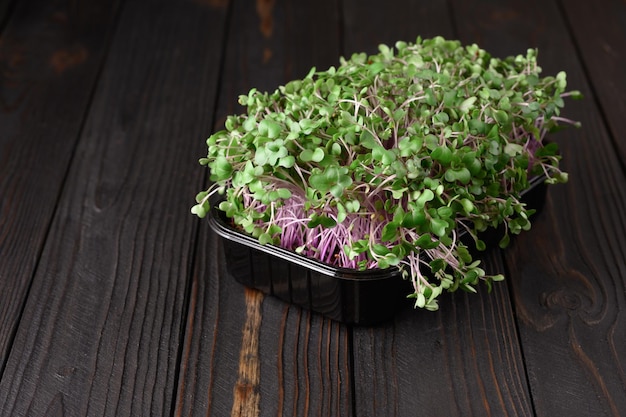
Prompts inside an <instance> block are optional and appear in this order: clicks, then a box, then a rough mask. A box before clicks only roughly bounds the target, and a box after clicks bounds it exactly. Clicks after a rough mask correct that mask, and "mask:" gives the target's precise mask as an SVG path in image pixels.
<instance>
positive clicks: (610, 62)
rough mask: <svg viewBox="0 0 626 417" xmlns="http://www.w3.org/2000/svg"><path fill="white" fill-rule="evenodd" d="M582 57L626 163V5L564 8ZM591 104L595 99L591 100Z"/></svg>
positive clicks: (610, 2)
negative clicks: (625, 73) (625, 133)
mask: <svg viewBox="0 0 626 417" xmlns="http://www.w3.org/2000/svg"><path fill="white" fill-rule="evenodd" d="M561 7H562V9H561V10H562V13H564V14H565V16H566V19H567V20H566V21H567V23H568V27H569V28H570V30H571V31H572V33H573V36H574V39H575V41H576V45H577V52H579V53H580V54H581V58H582V60H583V62H584V69H585V71H586V73H587V75H588V78H589V83H590V84H591V85H590V87H591V88H592V89H593V93H594V94H595V96H596V97H597V100H598V102H599V104H600V107H601V111H602V113H603V116H604V117H605V118H606V121H607V123H608V128H609V132H610V133H611V135H612V137H613V142H614V145H615V147H616V148H617V150H618V152H619V156H620V159H621V160H622V161H624V160H626V141H623V140H620V138H621V137H622V135H623V132H624V131H625V130H626V119H625V118H624V114H626V100H625V99H624V97H626V76H624V68H626V54H624V51H626V5H625V4H624V2H623V1H618V0H603V1H602V7H599V5H598V4H597V3H594V4H590V3H589V2H585V1H575V2H566V3H565V4H563V5H561ZM588 98H589V99H590V100H591V99H593V96H588Z"/></svg>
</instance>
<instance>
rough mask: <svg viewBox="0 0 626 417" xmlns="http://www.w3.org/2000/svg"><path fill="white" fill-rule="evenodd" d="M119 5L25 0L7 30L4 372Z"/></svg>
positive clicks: (0, 229)
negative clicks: (78, 8) (77, 4)
mask: <svg viewBox="0 0 626 417" xmlns="http://www.w3.org/2000/svg"><path fill="white" fill-rule="evenodd" d="M4 5H6V6H7V7H8V3H4ZM116 5H117V2H109V1H93V2H90V3H89V4H88V5H87V4H86V5H83V6H82V7H83V8H82V9H81V10H80V13H79V12H78V11H77V10H76V9H75V8H74V7H73V6H72V5H71V4H70V3H68V2H66V1H37V0H32V1H22V2H20V3H19V4H18V5H17V6H16V7H15V8H14V10H13V13H12V15H11V19H10V20H9V21H7V22H8V23H7V26H6V27H5V28H4V31H3V32H2V35H1V37H0V212H1V213H2V217H1V218H2V220H0V259H1V261H0V374H1V372H2V369H3V368H4V364H5V362H6V359H7V356H8V352H9V350H10V348H11V341H12V338H13V336H14V334H15V330H16V328H17V324H18V322H19V319H20V314H21V311H22V308H23V305H24V301H25V297H26V296H27V293H28V288H29V285H30V282H31V279H32V276H33V273H34V271H35V268H36V266H37V261H38V256H39V254H40V253H41V250H42V247H43V242H44V239H45V237H46V233H47V231H48V228H49V225H50V222H51V219H52V215H53V213H54V209H55V205H56V201H57V199H58V197H59V193H60V190H61V187H62V185H63V181H64V179H65V174H66V172H67V166H68V164H69V162H70V161H71V159H72V155H73V152H74V149H75V146H76V142H77V138H78V135H79V133H80V129H81V126H82V123H83V120H84V115H85V111H86V108H87V107H88V105H89V102H90V98H91V94H92V91H93V88H94V85H95V82H96V80H97V75H98V71H99V70H100V67H101V63H102V59H103V56H104V53H105V51H106V49H107V43H108V38H109V36H110V33H111V28H112V27H113V22H114V17H115V13H116V8H117V6H116ZM7 10H8V8H5V9H4V11H7ZM0 12H1V10H0ZM0 22H2V19H1V18H0Z"/></svg>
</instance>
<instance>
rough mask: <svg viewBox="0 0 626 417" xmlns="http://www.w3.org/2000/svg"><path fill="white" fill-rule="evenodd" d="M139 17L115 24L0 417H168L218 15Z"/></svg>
mask: <svg viewBox="0 0 626 417" xmlns="http://www.w3.org/2000/svg"><path fill="white" fill-rule="evenodd" d="M151 5H152V6H153V7H152V8H150V9H147V8H146V7H145V6H146V5H145V4H144V3H142V2H127V3H126V4H125V7H124V10H123V13H122V14H121V16H120V21H119V23H118V25H117V31H116V37H115V39H114V41H113V43H112V46H111V51H110V54H109V56H108V58H107V61H106V66H105V68H104V69H103V71H102V75H101V80H100V82H99V84H98V89H97V92H96V94H95V97H94V100H93V105H92V106H91V109H90V110H91V111H90V113H89V117H88V118H87V121H86V124H85V128H84V131H83V134H82V135H81V139H80V143H79V146H78V149H77V151H76V156H75V158H74V163H73V164H72V166H71V169H70V172H69V174H68V178H67V182H66V185H65V187H64V192H63V194H62V197H61V200H60V202H59V207H58V210H57V213H56V215H55V218H54V221H53V224H52V227H51V230H50V233H49V235H48V237H47V241H46V245H45V247H44V250H43V255H42V258H41V261H40V263H39V267H38V269H37V272H36V274H35V277H34V280H33V284H32V288H31V290H30V295H29V299H28V302H27V304H26V307H25V310H24V314H23V318H22V320H21V322H20V327H19V329H18V332H17V335H16V338H15V342H14V344H13V347H12V350H11V353H10V356H9V359H8V362H7V366H6V370H5V372H4V375H3V376H2V381H1V382H0V415H3V416H4V415H7V416H9V415H11V416H13V415H15V416H17V415H44V414H46V413H56V415H76V416H78V415H81V416H95V415H109V416H121V415H133V416H138V415H170V414H171V412H172V409H173V394H174V393H175V386H176V379H177V376H178V357H179V351H180V347H181V345H182V343H181V330H182V327H183V325H184V314H185V313H186V296H187V282H188V277H189V275H190V269H189V268H190V263H191V260H190V254H191V248H192V247H193V244H194V219H193V217H192V216H191V214H190V213H189V207H190V205H191V204H192V203H193V195H195V191H196V189H197V187H199V185H200V182H201V175H199V174H198V172H197V170H196V169H195V166H196V163H197V154H198V153H199V151H200V149H201V146H198V144H197V143H196V142H195V140H194V138H197V137H202V135H203V134H204V132H205V131H206V130H207V129H208V127H209V124H210V109H211V106H212V104H213V99H214V97H215V87H216V82H217V75H218V74H217V69H216V66H215V61H214V57H215V56H216V55H219V51H220V50H221V46H222V38H221V36H220V34H221V33H222V32H221V31H220V30H219V27H220V26H222V25H223V24H224V20H225V16H224V12H223V10H221V9H216V8H214V7H210V6H204V5H201V4H197V3H194V2H186V1H181V2H177V3H176V4H172V3H171V2H166V1H162V2H153V3H152V4H151ZM214 31H215V32H214ZM47 105H48V106H51V104H50V99H49V100H48V103H47ZM83 106H86V104H83ZM207 110H209V112H208V114H207ZM54 111H55V112H56V111H59V110H57V109H54ZM43 142H45V141H43ZM39 143H42V141H41V140H39ZM200 145H201V144H200ZM47 156H48V157H50V155H47ZM15 172H22V173H23V172H24V171H22V170H18V171H15ZM190 196H191V197H190Z"/></svg>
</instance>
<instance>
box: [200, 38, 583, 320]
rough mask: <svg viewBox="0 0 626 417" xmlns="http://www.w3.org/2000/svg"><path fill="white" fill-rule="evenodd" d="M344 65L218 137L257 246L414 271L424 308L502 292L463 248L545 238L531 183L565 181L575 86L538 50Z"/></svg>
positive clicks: (443, 45)
mask: <svg viewBox="0 0 626 417" xmlns="http://www.w3.org/2000/svg"><path fill="white" fill-rule="evenodd" d="M379 51H380V52H379V53H378V54H376V55H371V56H368V55H366V54H355V55H353V56H352V57H351V58H350V59H349V60H345V59H341V61H340V65H339V66H338V67H336V68H335V67H331V68H329V69H328V70H326V71H316V70H315V68H313V69H312V70H311V72H310V73H309V74H308V75H307V76H306V77H305V78H304V79H302V80H294V81H291V82H289V83H287V84H286V85H284V86H281V87H279V88H278V89H277V90H276V91H274V92H273V93H271V94H270V93H262V92H259V91H257V90H255V89H253V90H251V91H250V92H249V93H248V95H243V96H240V99H239V102H240V104H241V105H243V106H244V107H245V108H246V109H247V112H246V113H245V114H240V115H232V116H229V117H228V118H227V120H226V122H225V129H224V130H222V131H219V132H216V133H214V134H213V135H212V136H211V137H209V139H208V140H207V146H208V155H207V157H206V158H203V159H201V160H200V163H201V164H202V165H206V166H208V167H209V168H210V173H211V176H210V179H211V181H212V185H211V187H210V188H209V189H208V190H206V191H202V192H200V193H199V194H198V195H197V197H196V202H197V204H196V205H195V206H194V207H193V208H192V212H193V213H195V214H196V215H198V216H199V217H204V216H205V215H206V214H207V212H208V211H209V210H210V209H211V203H210V197H211V195H212V194H213V193H215V192H219V193H220V194H222V195H223V196H222V201H221V202H220V203H219V209H221V210H223V211H224V212H225V213H226V215H227V216H228V217H229V218H231V219H232V220H233V222H234V224H235V225H236V226H237V227H238V228H240V229H242V230H244V231H245V232H247V233H249V234H251V235H253V236H255V237H257V238H258V239H259V241H260V242H261V243H263V244H274V245H279V246H282V247H285V248H287V249H291V250H294V251H296V252H298V253H301V254H303V255H305V256H308V257H313V258H316V259H319V260H321V261H323V262H327V263H329V264H332V265H336V266H341V267H348V268H357V269H366V268H388V267H399V268H400V269H401V270H402V272H403V274H404V276H405V277H408V278H410V279H411V280H412V282H413V287H414V290H415V291H414V293H413V294H410V295H409V296H411V297H415V305H416V306H417V307H425V308H427V309H429V310H436V309H437V308H438V305H437V297H438V296H439V295H440V294H441V293H442V292H443V291H444V290H447V291H454V290H456V289H458V288H460V289H463V290H467V291H475V288H474V287H475V285H476V284H477V283H478V282H479V281H485V282H486V283H487V284H488V285H489V287H491V282H492V281H497V280H501V279H503V277H502V276H501V275H495V276H488V275H487V274H486V273H485V271H484V270H483V269H482V268H480V262H479V261H478V260H474V259H473V257H472V255H471V254H470V248H468V247H467V246H466V245H465V244H464V243H462V242H461V241H460V239H459V235H460V234H461V233H467V234H469V235H470V236H472V237H473V240H472V241H473V243H474V245H475V246H476V248H478V249H483V248H484V246H485V244H484V242H483V241H481V240H480V237H479V233H480V232H482V231H485V230H486V229H487V228H489V227H497V226H499V225H504V229H505V233H504V237H503V238H502V240H501V242H500V244H501V246H502V247H504V246H506V245H507V244H508V241H509V236H510V234H518V233H520V232H521V231H522V230H528V229H529V228H530V221H529V216H530V215H531V214H532V212H533V210H531V209H528V208H527V207H526V206H525V205H524V204H523V203H522V202H520V193H521V192H522V191H524V190H525V189H527V188H528V187H529V179H531V178H533V177H536V176H542V175H543V176H545V177H546V178H547V182H549V183H559V182H565V181H566V180H567V174H566V173H564V172H562V171H561V170H560V169H559V159H560V156H559V155H558V149H557V146H556V144H554V143H550V144H547V145H546V144H544V142H543V140H544V137H545V136H546V134H547V133H549V132H552V131H554V130H556V129H557V128H558V127H559V125H560V124H561V125H562V124H563V123H566V124H571V123H573V122H571V121H570V120H567V119H565V118H562V117H561V116H560V109H561V108H562V107H563V105H564V101H563V98H564V97H565V96H568V95H571V96H579V93H577V92H570V93H566V92H565V88H566V76H565V73H563V72H560V73H558V74H557V75H556V76H549V77H540V76H539V73H540V71H541V69H540V68H539V67H538V66H537V61H536V57H537V52H536V50H533V49H530V50H528V52H527V53H526V55H525V56H523V55H518V56H515V57H508V58H506V59H498V58H494V57H491V56H490V55H489V54H488V53H487V52H486V51H484V50H482V49H480V48H479V47H478V46H476V45H469V46H462V45H461V44H460V43H459V42H457V41H449V40H445V39H443V38H441V37H437V38H433V39H426V40H422V39H420V38H418V39H417V41H416V42H415V43H406V42H397V43H396V44H395V48H389V47H387V46H385V45H381V46H380V47H379Z"/></svg>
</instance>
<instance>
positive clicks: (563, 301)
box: [542, 289, 583, 311]
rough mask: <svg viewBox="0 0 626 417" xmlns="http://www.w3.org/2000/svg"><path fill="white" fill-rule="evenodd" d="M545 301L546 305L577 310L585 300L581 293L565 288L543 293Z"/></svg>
mask: <svg viewBox="0 0 626 417" xmlns="http://www.w3.org/2000/svg"><path fill="white" fill-rule="evenodd" d="M542 298H543V302H542V304H544V305H545V306H546V307H548V308H553V307H558V308H562V309H565V310H570V311H575V310H579V309H580V308H581V307H582V304H583V301H582V298H581V296H580V295H579V294H577V293H575V292H572V291H567V290H564V289H561V290H557V291H553V292H551V293H548V294H545V293H544V295H543V297H542Z"/></svg>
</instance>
